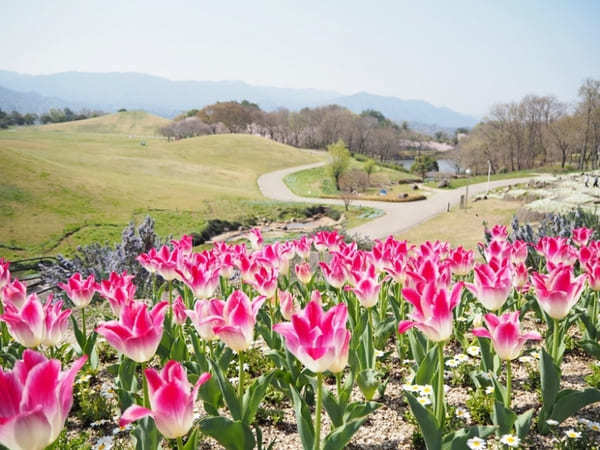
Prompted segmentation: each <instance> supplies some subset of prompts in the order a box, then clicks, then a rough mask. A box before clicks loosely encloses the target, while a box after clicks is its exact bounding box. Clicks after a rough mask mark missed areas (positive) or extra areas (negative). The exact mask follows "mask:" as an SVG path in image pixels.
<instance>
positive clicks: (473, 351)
mask: <svg viewBox="0 0 600 450" xmlns="http://www.w3.org/2000/svg"><path fill="white" fill-rule="evenodd" d="M467 353H468V354H469V355H471V356H473V357H477V356H479V354H480V353H481V349H480V348H479V347H478V346H477V345H469V346H468V347H467Z"/></svg>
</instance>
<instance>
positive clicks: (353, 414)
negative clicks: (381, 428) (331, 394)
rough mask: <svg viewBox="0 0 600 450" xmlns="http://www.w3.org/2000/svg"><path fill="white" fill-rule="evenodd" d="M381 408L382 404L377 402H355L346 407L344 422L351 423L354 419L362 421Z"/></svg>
mask: <svg viewBox="0 0 600 450" xmlns="http://www.w3.org/2000/svg"><path fill="white" fill-rule="evenodd" d="M379 407H381V403H377V402H354V403H350V404H349V405H348V406H347V407H346V411H345V413H344V422H350V421H351V420H353V419H361V418H363V417H366V416H368V415H369V414H371V413H372V412H373V411H375V410H376V409H377V408H379Z"/></svg>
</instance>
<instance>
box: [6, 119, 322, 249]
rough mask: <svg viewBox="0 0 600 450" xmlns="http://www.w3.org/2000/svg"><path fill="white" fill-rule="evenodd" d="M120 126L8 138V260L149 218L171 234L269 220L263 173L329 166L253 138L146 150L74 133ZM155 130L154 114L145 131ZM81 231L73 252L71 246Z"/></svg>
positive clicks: (113, 232) (101, 237) (104, 236)
mask: <svg viewBox="0 0 600 450" xmlns="http://www.w3.org/2000/svg"><path fill="white" fill-rule="evenodd" d="M136 114H137V113H127V114H126V115H125V116H124V117H136ZM112 117H114V116H112ZM112 117H111V116H108V117H102V118H99V119H101V120H97V119H89V120H87V121H82V122H81V123H78V124H74V123H69V124H61V125H60V126H59V125H52V126H44V127H35V128H31V127H28V128H22V129H17V130H6V131H2V132H0V256H3V255H6V254H9V253H12V254H17V255H19V254H22V255H31V254H44V253H56V251H62V250H67V251H68V249H69V248H74V247H75V246H76V245H78V244H79V243H87V242H90V241H92V240H97V241H100V242H103V241H105V240H113V241H114V240H117V239H118V238H119V235H120V231H121V230H122V228H123V226H124V225H126V224H127V223H128V222H129V221H130V220H131V219H138V220H140V219H141V218H143V216H144V215H145V214H147V213H151V214H152V216H153V217H155V218H156V220H157V229H158V230H159V232H160V233H161V234H162V235H168V234H170V233H173V234H177V233H179V234H181V233H183V232H189V231H190V230H198V229H199V228H201V225H202V224H203V223H204V222H205V221H206V219H207V218H223V219H230V220H231V219H234V218H239V217H240V216H242V215H244V214H250V213H256V214H264V212H263V211H266V210H270V209H271V207H272V204H268V205H267V204H266V203H265V204H263V203H264V202H265V201H264V200H263V197H262V195H261V194H260V192H259V190H258V187H257V185H256V179H257V178H258V176H259V175H260V174H261V173H264V172H268V171H272V170H276V169H279V168H284V167H287V166H294V165H298V164H306V163H311V162H315V161H319V160H322V159H323V158H324V155H323V154H318V153H316V152H311V151H303V150H298V149H295V148H292V147H289V146H286V145H281V144H277V143H275V142H272V141H269V140H266V139H262V138H259V137H254V136H248V135H218V136H205V137H198V138H193V139H185V140H182V141H178V142H171V143H168V142H167V141H165V140H163V139H149V140H147V141H146V145H144V146H142V145H140V141H141V139H139V138H138V139H133V138H129V137H128V135H127V134H128V133H129V132H128V131H126V133H127V134H125V135H117V134H99V133H96V132H94V133H83V132H77V131H72V130H73V127H76V129H81V127H84V128H85V127H89V128H88V129H93V130H96V131H97V130H99V129H111V130H123V128H126V129H128V130H129V129H130V128H127V126H126V125H124V124H125V123H127V121H123V122H119V121H117V122H116V123H115V122H113V118H112ZM86 122H87V123H86ZM155 122H156V121H155V120H154V119H153V118H152V116H149V115H148V117H146V120H145V121H138V122H137V125H136V126H137V129H148V128H149V127H151V126H153V125H154V124H155ZM89 123H92V124H94V125H93V126H91V125H89ZM99 124H102V126H100V125H99ZM110 124H113V125H110ZM106 127H108V128H106ZM261 202H263V203H261ZM255 203H256V204H255ZM261 208H262V210H261ZM72 232H73V233H74V234H73V235H72V236H71V237H70V238H69V242H68V246H67V247H68V248H65V245H64V244H62V243H61V242H62V239H63V237H64V236H65V235H68V234H70V233H72ZM59 244H60V245H59ZM11 248H12V250H11ZM19 249H21V250H19Z"/></svg>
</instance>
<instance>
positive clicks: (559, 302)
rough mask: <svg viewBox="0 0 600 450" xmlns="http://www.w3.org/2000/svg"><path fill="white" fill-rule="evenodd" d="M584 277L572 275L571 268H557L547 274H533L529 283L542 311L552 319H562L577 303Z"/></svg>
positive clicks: (583, 284)
mask: <svg viewBox="0 0 600 450" xmlns="http://www.w3.org/2000/svg"><path fill="white" fill-rule="evenodd" d="M585 279H586V275H585V274H582V275H579V276H578V277H575V276H574V275H573V268H572V267H569V266H562V265H560V266H557V267H556V268H555V269H553V270H552V271H551V272H550V273H549V274H547V275H546V274H541V273H537V272H535V273H533V274H531V281H532V284H533V287H534V289H535V293H536V299H537V301H538V303H539V304H540V306H541V307H542V309H543V310H544V311H546V313H547V314H548V315H549V316H550V317H552V318H553V319H557V320H559V319H563V318H565V317H566V316H567V314H569V311H571V308H572V307H573V306H574V305H575V303H577V301H578V300H579V297H580V296H581V293H582V292H583V288H584V287H585Z"/></svg>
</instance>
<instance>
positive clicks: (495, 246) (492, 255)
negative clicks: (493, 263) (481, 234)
mask: <svg viewBox="0 0 600 450" xmlns="http://www.w3.org/2000/svg"><path fill="white" fill-rule="evenodd" d="M480 245H481V244H480ZM513 249H514V247H513V245H512V244H511V243H510V242H508V241H505V240H498V239H497V240H493V241H491V242H490V243H489V244H488V246H487V247H484V249H483V253H484V255H485V259H486V260H487V261H488V262H489V261H490V260H492V259H497V260H499V261H507V260H510V259H511V257H512V255H513Z"/></svg>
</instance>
